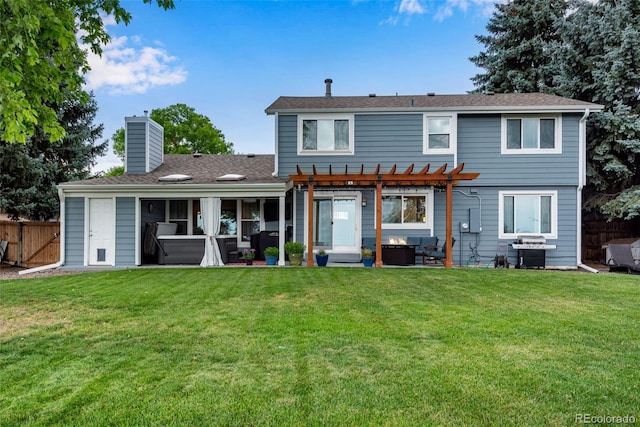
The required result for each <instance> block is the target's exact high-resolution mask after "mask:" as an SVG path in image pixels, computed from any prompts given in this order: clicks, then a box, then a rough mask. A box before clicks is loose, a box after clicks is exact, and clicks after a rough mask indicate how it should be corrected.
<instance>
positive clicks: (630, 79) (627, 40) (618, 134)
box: [554, 0, 640, 219]
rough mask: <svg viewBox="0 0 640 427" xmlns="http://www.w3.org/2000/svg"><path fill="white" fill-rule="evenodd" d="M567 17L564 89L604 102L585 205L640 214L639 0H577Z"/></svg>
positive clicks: (562, 46)
mask: <svg viewBox="0 0 640 427" xmlns="http://www.w3.org/2000/svg"><path fill="white" fill-rule="evenodd" d="M573 9H574V10H575V12H574V13H572V14H571V15H569V16H568V17H567V19H566V20H565V21H564V23H563V25H562V28H561V29H560V33H561V34H562V40H561V42H559V43H557V46H556V49H555V50H554V52H555V56H556V57H558V58H561V61H558V62H557V63H558V64H559V67H558V68H559V69H558V75H557V77H556V79H555V84H556V87H557V90H558V93H559V94H560V95H564V96H567V97H571V98H575V99H581V100H584V101H591V102H597V103H600V104H603V105H604V106H605V109H604V111H603V112H602V113H600V114H596V115H593V116H592V117H591V118H590V121H589V135H588V147H587V156H588V170H587V175H588V178H589V179H588V182H589V185H588V188H587V190H586V192H585V195H586V196H587V199H586V206H587V208H590V209H597V210H600V211H601V212H602V213H604V214H606V215H608V216H610V217H617V218H623V219H631V218H635V217H640V166H639V163H640V117H639V114H640V99H639V97H638V93H639V90H640V44H639V43H638V40H640V1H638V0H600V1H599V2H597V3H591V2H588V1H584V0H579V1H576V2H575V3H574V5H573Z"/></svg>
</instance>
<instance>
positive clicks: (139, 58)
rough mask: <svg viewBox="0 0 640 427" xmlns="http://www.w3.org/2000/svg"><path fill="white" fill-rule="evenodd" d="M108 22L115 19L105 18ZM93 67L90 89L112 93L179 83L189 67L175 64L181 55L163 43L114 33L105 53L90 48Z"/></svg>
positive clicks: (105, 48) (134, 91) (133, 91)
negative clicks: (147, 43)
mask: <svg viewBox="0 0 640 427" xmlns="http://www.w3.org/2000/svg"><path fill="white" fill-rule="evenodd" d="M103 22H104V24H105V26H107V25H112V24H113V23H114V21H113V20H111V19H110V18H109V17H106V18H103ZM87 59H88V61H89V66H90V67H91V70H90V71H89V72H88V73H87V74H86V75H85V79H86V84H85V88H86V89H87V90H96V89H100V88H106V89H107V90H108V91H109V92H110V93H111V94H140V93H145V92H147V91H148V90H149V89H151V88H153V87H157V86H167V85H176V84H179V83H182V82H184V81H185V80H186V79H187V75H188V73H187V71H186V70H185V69H184V68H183V67H181V66H180V65H175V62H176V61H177V58H176V57H175V56H172V55H170V54H169V53H167V51H166V50H165V49H163V48H160V47H151V46H144V45H142V39H141V38H140V37H139V36H133V37H131V38H129V37H126V36H121V37H113V38H112V39H111V42H110V43H108V44H107V45H106V46H103V52H102V56H98V55H96V54H94V53H93V52H90V51H88V53H87Z"/></svg>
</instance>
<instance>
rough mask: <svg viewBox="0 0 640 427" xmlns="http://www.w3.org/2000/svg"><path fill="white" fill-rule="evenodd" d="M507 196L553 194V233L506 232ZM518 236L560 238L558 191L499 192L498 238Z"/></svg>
mask: <svg viewBox="0 0 640 427" xmlns="http://www.w3.org/2000/svg"><path fill="white" fill-rule="evenodd" d="M506 196H551V233H505V232H504V198H505V197H506ZM518 236H544V237H545V238H546V239H557V238H558V192H557V191H555V190H554V191H551V190H549V191H545V190H543V191H535V190H523V191H499V192H498V238H499V239H515V238H517V237H518Z"/></svg>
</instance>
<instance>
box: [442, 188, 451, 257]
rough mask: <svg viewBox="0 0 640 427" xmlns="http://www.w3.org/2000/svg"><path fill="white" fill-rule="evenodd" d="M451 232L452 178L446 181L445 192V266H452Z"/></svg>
mask: <svg viewBox="0 0 640 427" xmlns="http://www.w3.org/2000/svg"><path fill="white" fill-rule="evenodd" d="M449 178H451V177H449ZM452 233H453V180H451V179H449V180H448V181H447V194H446V224H445V245H446V248H447V252H446V253H445V257H444V266H445V267H453V251H452V250H451V237H452V236H451V235H452Z"/></svg>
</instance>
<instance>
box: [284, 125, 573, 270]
mask: <svg viewBox="0 0 640 427" xmlns="http://www.w3.org/2000/svg"><path fill="white" fill-rule="evenodd" d="M579 120H580V115H579V114H563V115H562V152H561V153H559V154H547V155H542V154H541V155H536V154H534V155H531V154H527V155H513V154H510V155H502V154H501V139H500V138H501V115H500V114H461V115H458V123H457V135H458V139H457V149H458V152H457V155H458V157H457V161H458V163H464V164H465V169H464V170H465V172H479V173H480V176H479V178H478V179H476V180H474V181H471V182H460V183H459V185H458V186H456V187H455V190H454V195H453V196H454V198H453V206H454V212H453V236H454V238H455V239H456V243H455V245H454V247H453V251H452V255H453V259H454V264H457V265H466V264H467V263H468V262H469V259H470V256H471V254H472V250H471V249H470V245H471V247H474V248H477V251H478V254H479V260H478V261H479V262H480V263H481V264H483V265H486V264H487V263H489V262H491V261H492V260H493V258H494V256H495V254H496V250H497V245H498V235H499V233H498V206H499V203H498V202H499V201H498V196H499V191H504V190H539V191H548V190H554V191H557V192H558V212H557V214H558V216H557V221H558V224H557V229H558V238H557V239H555V240H549V241H548V243H549V244H555V245H556V246H557V249H555V250H549V251H547V258H546V264H547V265H548V266H575V265H576V262H577V260H576V252H577V248H576V242H577V233H578V230H577V221H576V219H577V218H576V215H577V208H578V206H579V204H580V203H581V201H580V200H577V197H576V196H577V185H578V181H579V175H578V173H579V164H578V158H579V148H580V147H579V139H578V138H579V137H578V135H579ZM296 126H297V117H296V116H295V115H280V116H278V130H279V132H278V141H277V143H278V161H279V165H278V170H279V172H280V174H281V176H286V175H289V174H292V173H295V172H296V165H300V167H301V168H302V169H303V171H306V172H309V171H310V170H311V166H312V165H315V166H316V168H317V170H318V171H319V172H320V173H326V172H327V170H328V167H329V165H332V167H333V169H334V170H339V171H342V170H344V166H345V165H348V166H349V170H351V171H354V172H355V171H357V170H359V168H360V165H361V164H364V165H365V171H371V170H372V169H373V168H374V167H375V166H376V165H377V164H380V165H381V166H382V170H383V171H386V170H388V169H389V168H390V167H391V166H392V165H394V164H397V166H398V170H399V171H402V170H404V168H406V167H407V166H408V165H410V164H412V163H414V164H415V165H416V167H422V166H423V165H424V164H426V163H430V164H431V165H432V170H433V169H434V167H439V166H440V165H441V164H443V163H447V164H449V165H450V166H449V168H448V169H450V168H451V167H452V165H453V156H451V155H439V156H433V155H432V156H428V155H425V154H423V153H422V143H423V141H422V139H423V132H422V126H423V122H422V114H408V113H407V114H359V115H355V129H354V130H355V153H354V155H350V156H298V155H297V130H296ZM471 188H473V189H475V191H476V193H475V194H471V192H470V190H471ZM304 194H305V193H299V194H298V197H297V204H296V206H295V209H296V214H297V216H296V220H297V221H296V239H297V240H302V239H303V236H304V229H305V227H306V224H304V210H303V206H304V200H303V199H304ZM368 198H370V199H373V197H368ZM434 205H435V206H434V230H433V235H434V236H437V237H439V238H440V243H441V244H442V243H444V235H445V192H444V191H439V190H438V189H436V191H435V193H434ZM373 206H374V204H373V203H369V206H367V207H364V208H362V235H363V236H373V235H375V227H374V211H373V209H374V207H373ZM480 206H481V207H482V211H481V213H482V218H481V220H482V232H480V233H478V234H472V233H460V232H459V223H460V222H468V221H469V209H470V208H479V207H480ZM430 232H431V230H413V231H412V230H383V238H387V237H389V236H404V235H406V236H409V235H429V234H430ZM507 243H512V242H511V241H509V242H507ZM508 255H509V260H510V262H511V263H512V264H514V263H515V262H516V251H514V250H513V249H509V254H508Z"/></svg>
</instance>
